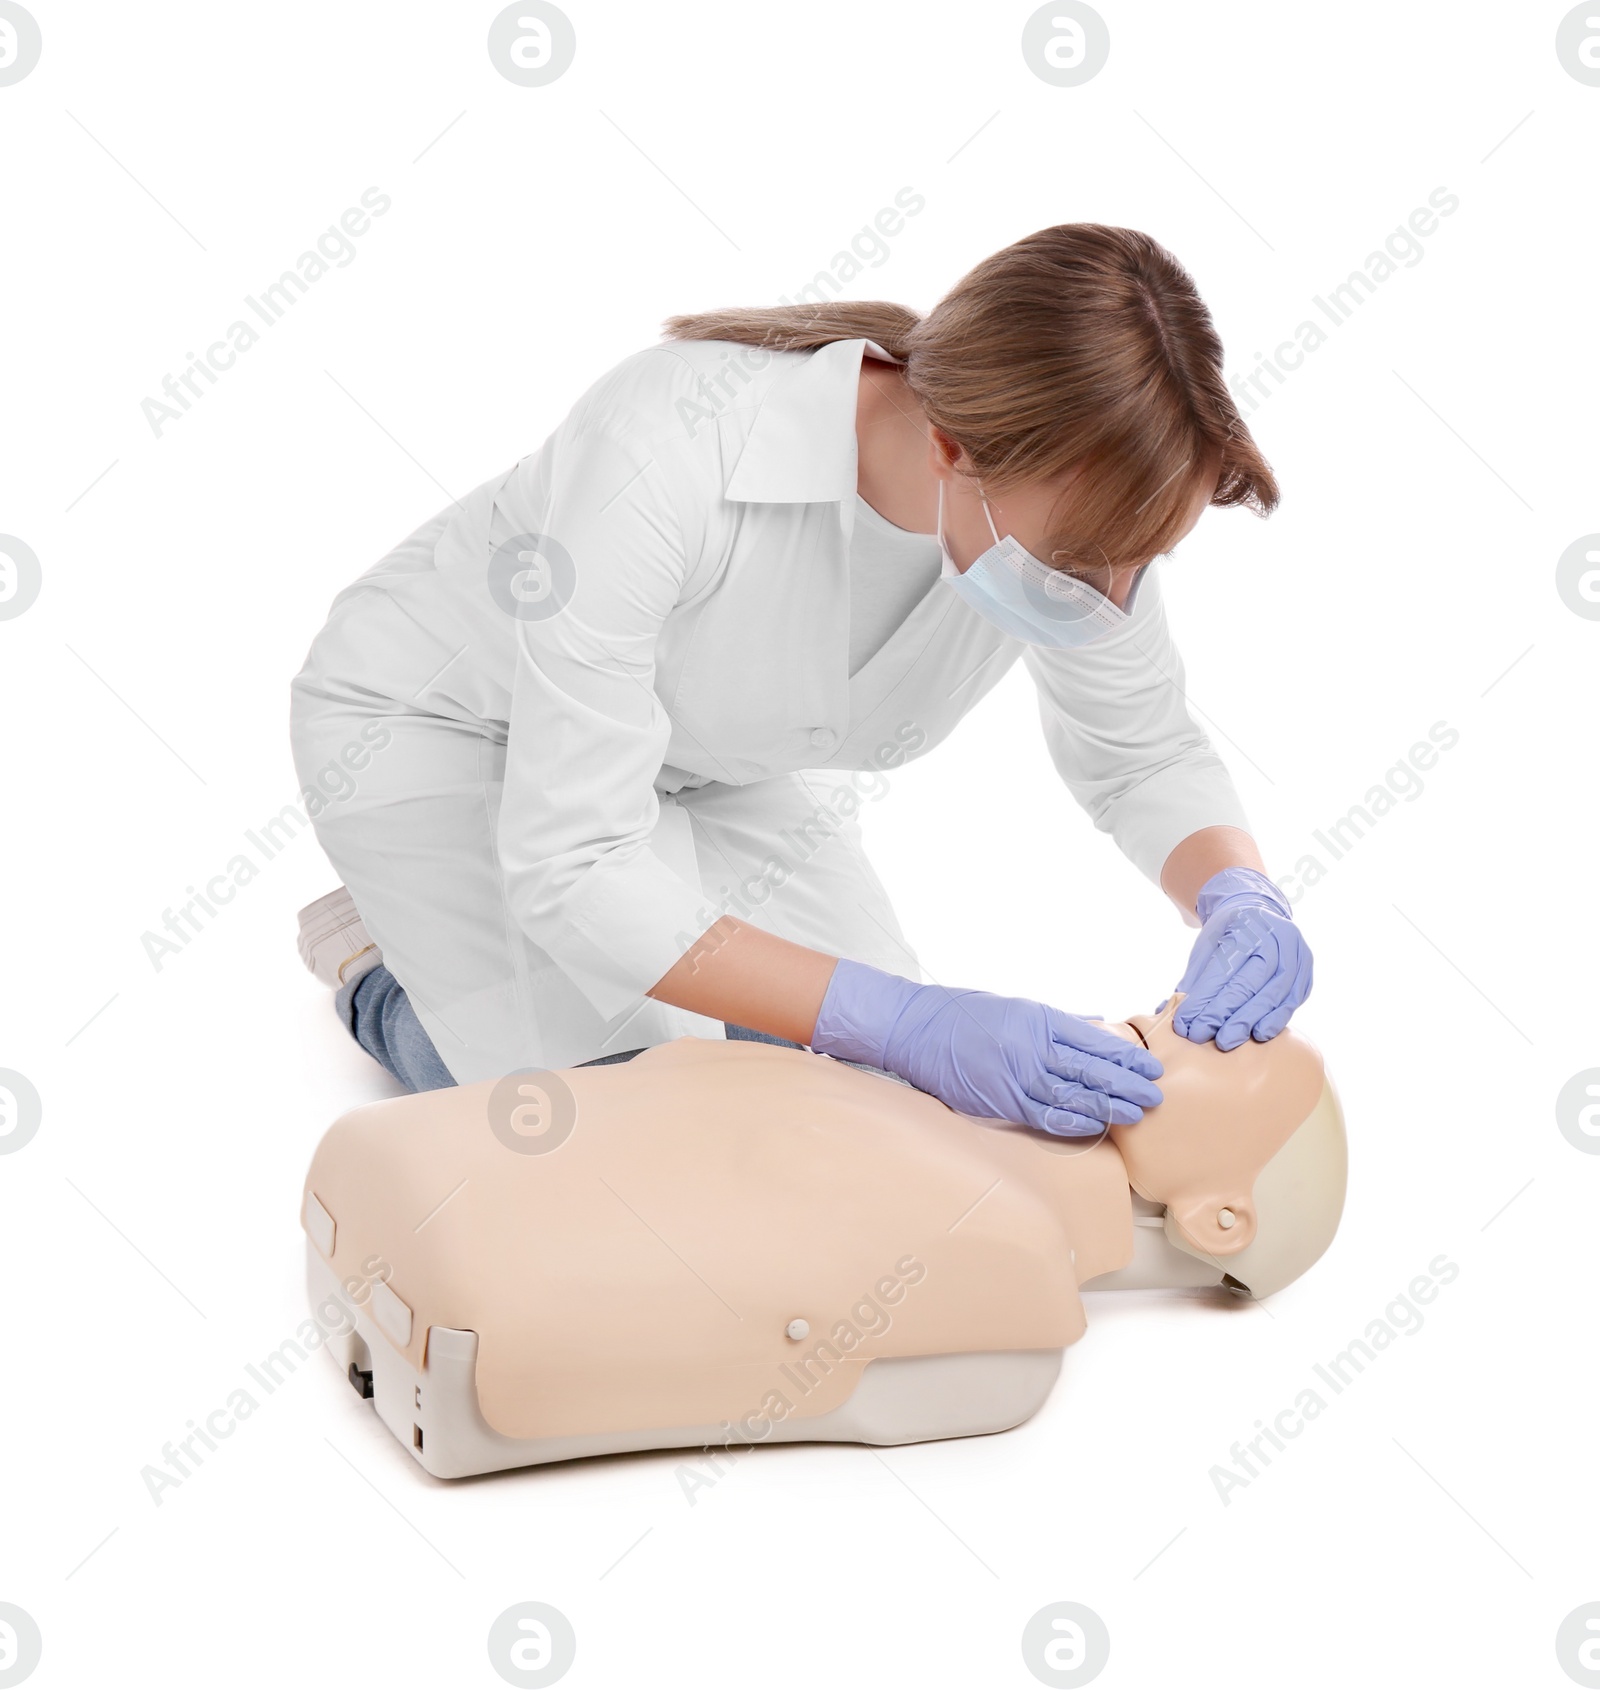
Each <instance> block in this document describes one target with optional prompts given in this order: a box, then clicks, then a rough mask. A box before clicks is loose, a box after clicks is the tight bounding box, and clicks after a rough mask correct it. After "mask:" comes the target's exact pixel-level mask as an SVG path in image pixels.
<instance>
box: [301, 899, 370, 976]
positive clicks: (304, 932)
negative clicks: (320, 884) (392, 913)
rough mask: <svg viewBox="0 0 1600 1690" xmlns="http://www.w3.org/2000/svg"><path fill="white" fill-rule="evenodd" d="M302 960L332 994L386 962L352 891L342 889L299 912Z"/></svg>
mask: <svg viewBox="0 0 1600 1690" xmlns="http://www.w3.org/2000/svg"><path fill="white" fill-rule="evenodd" d="M300 960H301V961H302V962H303V963H304V964H305V965H306V967H307V968H309V969H310V970H311V972H312V973H313V974H315V975H316V977H317V978H318V979H319V980H320V981H321V982H322V983H323V985H324V986H327V987H328V988H330V989H331V990H333V991H337V990H338V989H339V988H340V987H341V986H348V985H349V984H350V983H351V981H353V980H359V979H360V978H361V976H362V975H363V974H365V973H367V972H368V970H369V969H373V968H376V967H377V966H378V964H379V963H380V962H382V961H383V952H382V951H380V950H379V949H378V947H377V946H376V945H375V944H373V942H372V936H371V935H370V934H369V933H368V932H367V929H366V924H365V923H364V922H363V921H362V919H361V915H360V912H359V911H358V910H357V909H356V901H355V899H354V898H352V897H351V896H350V889H349V888H348V887H346V886H341V887H340V888H339V889H338V890H337V891H336V892H330V893H329V894H328V895H327V897H325V898H318V899H317V901H316V902H315V903H314V904H307V905H306V907H305V908H304V909H303V910H301V912H300Z"/></svg>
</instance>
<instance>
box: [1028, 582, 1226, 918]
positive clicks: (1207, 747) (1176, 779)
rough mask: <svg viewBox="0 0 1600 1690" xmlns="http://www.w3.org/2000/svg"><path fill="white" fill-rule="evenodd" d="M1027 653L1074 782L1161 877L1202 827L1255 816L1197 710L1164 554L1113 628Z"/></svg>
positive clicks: (1097, 814) (1051, 742) (1099, 821)
mask: <svg viewBox="0 0 1600 1690" xmlns="http://www.w3.org/2000/svg"><path fill="white" fill-rule="evenodd" d="M1023 661H1024V663H1025V665H1026V666H1027V669H1028V672H1029V673H1030V674H1031V675H1032V676H1033V679H1034V684H1035V685H1036V686H1037V687H1038V689H1039V712H1040V718H1041V720H1042V722H1043V725H1044V737H1045V743H1046V744H1047V745H1048V747H1049V749H1050V756H1051V759H1052V761H1053V762H1054V763H1055V766H1056V769H1057V771H1058V772H1059V773H1060V775H1061V778H1062V780H1063V781H1064V782H1065V783H1066V786H1067V789H1068V790H1069V791H1070V792H1071V794H1072V796H1073V797H1074V798H1075V799H1076V800H1077V801H1078V803H1079V805H1080V806H1081V807H1082V808H1083V810H1084V811H1085V812H1086V813H1087V814H1088V816H1089V818H1090V820H1091V821H1093V823H1094V825H1095V826H1096V827H1097V828H1098V829H1099V830H1100V831H1101V832H1102V833H1109V834H1110V835H1111V837H1112V838H1113V839H1114V840H1115V841H1116V843H1117V847H1118V849H1119V850H1121V852H1122V854H1123V855H1124V856H1125V857H1127V858H1128V860H1129V861H1130V862H1131V863H1132V864H1133V865H1134V867H1135V868H1137V869H1138V870H1139V871H1140V872H1141V873H1142V874H1144V875H1146V876H1147V877H1148V878H1149V879H1151V880H1153V881H1155V882H1157V883H1158V884H1159V882H1160V879H1161V869H1162V865H1163V864H1164V863H1165V862H1166V860H1167V857H1168V856H1169V855H1170V854H1171V852H1172V849H1173V847H1174V846H1175V845H1177V844H1179V843H1180V842H1181V841H1182V840H1184V839H1187V838H1188V836H1189V835H1190V834H1191V833H1195V832H1197V831H1198V830H1199V829H1200V828H1203V827H1215V826H1230V827H1240V828H1243V827H1248V825H1249V824H1248V821H1247V820H1246V817H1245V813H1244V807H1243V805H1242V804H1241V803H1240V802H1239V795H1238V793H1237V792H1236V791H1235V790H1234V786H1233V780H1232V778H1231V777H1230V775H1229V774H1228V770H1227V767H1226V765H1225V764H1224V763H1223V761H1222V759H1221V758H1220V757H1218V756H1217V754H1216V753H1215V752H1214V751H1213V750H1212V749H1211V743H1210V741H1209V740H1208V739H1207V738H1206V736H1205V734H1204V733H1203V732H1202V731H1201V729H1200V727H1199V726H1198V724H1197V723H1196V722H1195V720H1194V718H1193V717H1192V716H1191V715H1190V714H1189V708H1188V705H1187V703H1186V701H1185V696H1184V673H1183V660H1182V658H1181V657H1180V656H1179V655H1178V650H1177V647H1176V646H1175V645H1174V644H1173V640H1172V635H1171V632H1170V630H1169V629H1168V626H1167V618H1166V611H1165V608H1164V607H1163V605H1162V602H1161V591H1160V565H1159V564H1156V565H1152V566H1151V567H1150V568H1149V569H1147V570H1146V572H1145V577H1144V579H1143V580H1141V582H1140V583H1139V590H1138V595H1137V598H1136V599H1135V609H1134V612H1133V614H1132V615H1131V616H1130V617H1129V619H1128V621H1127V622H1126V623H1125V624H1123V626H1122V627H1121V628H1119V629H1118V630H1117V631H1116V632H1115V633H1113V634H1109V635H1107V636H1106V637H1105V638H1104V639H1102V640H1098V641H1096V642H1095V643H1094V644H1093V645H1089V646H1084V647H1081V648H1080V649H1078V650H1076V651H1070V650H1068V651H1056V650H1053V649H1049V648H1045V647H1039V646H1030V647H1029V648H1028V649H1027V651H1026V653H1025V654H1024V658H1023Z"/></svg>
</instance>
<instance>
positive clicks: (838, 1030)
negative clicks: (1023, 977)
mask: <svg viewBox="0 0 1600 1690" xmlns="http://www.w3.org/2000/svg"><path fill="white" fill-rule="evenodd" d="M811 1048H812V1049H813V1050H816V1051H821V1052H822V1053H823V1054H824V1055H825V1056H837V1057H840V1058H842V1059H843V1060H845V1061H847V1062H865V1063H867V1064H869V1065H870V1066H871V1067H874V1068H884V1069H887V1070H888V1071H889V1072H890V1073H891V1074H898V1075H899V1076H900V1078H901V1079H903V1080H907V1081H909V1082H910V1083H911V1084H912V1085H914V1086H916V1087H918V1088H919V1089H920V1090H922V1091H925V1092H931V1093H932V1094H933V1095H934V1096H935V1097H937V1098H939V1099H941V1100H942V1101H943V1102H945V1103H947V1104H949V1106H950V1107H951V1108H952V1109H956V1110H959V1111H960V1112H961V1113H962V1114H963V1115H977V1116H980V1117H982V1118H983V1119H986V1120H997V1121H1014V1122H1016V1123H1017V1124H1018V1125H1020V1126H1028V1127H1038V1128H1041V1129H1042V1130H1043V1131H1045V1132H1047V1133H1054V1134H1056V1135H1057V1136H1058V1137H1064V1138H1080V1137H1088V1136H1091V1135H1094V1134H1098V1133H1103V1132H1104V1131H1105V1130H1106V1126H1107V1124H1108V1123H1112V1122H1115V1123H1116V1124H1117V1125H1119V1126H1131V1125H1132V1124H1133V1122H1135V1121H1137V1120H1138V1119H1139V1118H1140V1117H1141V1116H1142V1115H1143V1113H1144V1111H1145V1110H1146V1109H1154V1108H1155V1106H1156V1105H1157V1104H1158V1103H1160V1101H1161V1093H1160V1091H1159V1090H1157V1088H1156V1087H1155V1086H1153V1085H1152V1084H1151V1083H1150V1082H1151V1081H1152V1080H1155V1079H1157V1078H1159V1077H1160V1074H1161V1063H1160V1062H1159V1061H1158V1060H1157V1059H1156V1058H1155V1057H1154V1056H1152V1055H1151V1054H1150V1052H1149V1051H1148V1050H1146V1049H1145V1048H1144V1046H1143V1045H1137V1044H1129V1043H1128V1042H1127V1040H1125V1039H1120V1038H1118V1037H1117V1035H1116V1034H1115V1033H1109V1032H1107V1031H1106V1030H1105V1029H1104V1028H1101V1027H1096V1026H1095V1025H1094V1024H1093V1022H1092V1021H1088V1020H1085V1019H1084V1018H1083V1017H1082V1016H1077V1015H1066V1014H1063V1012H1062V1011H1061V1010H1059V1009H1051V1008H1050V1007H1049V1005H1048V1004H1042V1003H1035V1002H1034V1001H1033V1000H1032V999H1031V998H1002V997H996V996H995V994H994V993H993V992H972V991H953V990H950V989H949V988H947V987H945V986H919V985H917V984H916V983H915V982H914V981H911V980H906V979H902V978H901V976H899V975H898V974H886V973H884V972H883V971H882V970H881V969H877V968H869V967H868V966H867V965H866V964H865V963H861V962H851V961H849V960H848V959H844V960H841V961H840V962H839V964H838V966H837V967H836V968H835V969H834V971H833V977H832V979H831V980H829V982H828V990H827V992H826V993H825V994H824V996H823V999H822V1008H821V1010H820V1011H819V1012H818V1014H817V1027H816V1031H815V1033H813V1034H812V1037H811Z"/></svg>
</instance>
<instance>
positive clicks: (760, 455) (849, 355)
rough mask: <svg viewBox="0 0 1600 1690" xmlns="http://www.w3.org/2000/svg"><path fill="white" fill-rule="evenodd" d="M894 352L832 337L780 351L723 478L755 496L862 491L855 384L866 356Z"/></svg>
mask: <svg viewBox="0 0 1600 1690" xmlns="http://www.w3.org/2000/svg"><path fill="white" fill-rule="evenodd" d="M869 350H870V351H871V353H872V355H873V357H875V358H878V357H881V358H884V359H885V360H887V361H888V362H891V363H898V362H899V360H898V359H891V358H889V354H888V353H886V352H885V351H884V350H883V349H882V348H881V347H880V346H878V345H877V343H876V342H874V341H870V340H862V339H858V340H834V341H830V342H829V343H828V344H827V345H826V346H819V347H818V348H817V349H816V351H814V352H808V353H803V354H801V355H799V356H798V357H796V356H795V355H794V354H781V355H780V356H781V357H782V359H783V364H784V367H783V368H782V369H780V370H779V371H778V373H777V374H776V376H774V377H773V380H772V382H771V384H770V386H769V387H768V388H767V391H766V394H765V396H764V397H763V399H762V401H761V406H760V409H759V410H758V411H757V412H756V415H755V420H754V421H753V422H752V423H751V425H750V432H749V433H748V434H747V435H746V436H745V440H744V446H743V448H742V450H741V451H740V453H739V456H738V460H737V462H736V463H735V464H734V466H733V471H732V473H731V474H730V475H729V477H728V479H727V481H726V482H725V483H724V485H723V494H724V496H725V497H727V498H729V499H734V500H738V501H740V502H741V503H751V504H785V505H787V504H797V505H804V504H820V503H824V502H831V501H836V500H837V501H843V500H849V499H853V498H854V497H855V491H856V389H857V386H858V384H859V382H860V378H861V359H862V355H863V354H864V353H866V352H867V351H869Z"/></svg>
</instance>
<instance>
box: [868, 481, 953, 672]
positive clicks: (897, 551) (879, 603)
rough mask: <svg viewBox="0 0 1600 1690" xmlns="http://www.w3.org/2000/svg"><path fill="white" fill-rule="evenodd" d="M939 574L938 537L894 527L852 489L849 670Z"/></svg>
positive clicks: (903, 616)
mask: <svg viewBox="0 0 1600 1690" xmlns="http://www.w3.org/2000/svg"><path fill="white" fill-rule="evenodd" d="M938 579H939V541H938V539H937V537H936V536H934V535H932V534H916V533H913V532H912V531H911V530H910V529H909V528H896V527H895V525H894V524H893V523H892V522H890V521H889V520H888V519H887V518H886V517H882V516H879V514H878V513H877V512H876V511H875V510H874V509H873V508H872V506H871V505H869V504H868V503H867V501H866V500H865V499H863V498H862V497H861V495H860V494H859V493H858V494H856V519H855V526H854V528H853V529H852V531H851V535H850V673H851V674H852V675H854V674H856V673H857V672H858V671H859V670H860V669H862V668H864V667H865V665H866V664H867V663H868V662H869V661H870V660H871V659H872V658H873V657H875V656H876V655H877V653H878V652H879V651H881V650H882V649H883V646H884V644H885V642H886V641H887V640H888V638H889V636H890V635H891V634H892V633H894V631H895V630H896V629H897V628H898V627H899V626H900V625H901V624H902V623H903V622H904V621H905V620H906V618H907V617H908V616H910V614H911V612H912V611H913V610H915V609H916V607H917V605H918V604H920V603H921V601H922V598H923V595H924V594H925V593H927V592H928V590H929V589H930V588H931V587H932V586H933V584H934V582H935V581H937V580H938Z"/></svg>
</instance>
